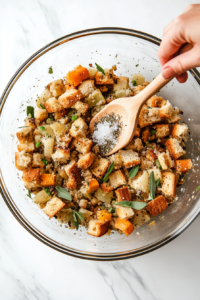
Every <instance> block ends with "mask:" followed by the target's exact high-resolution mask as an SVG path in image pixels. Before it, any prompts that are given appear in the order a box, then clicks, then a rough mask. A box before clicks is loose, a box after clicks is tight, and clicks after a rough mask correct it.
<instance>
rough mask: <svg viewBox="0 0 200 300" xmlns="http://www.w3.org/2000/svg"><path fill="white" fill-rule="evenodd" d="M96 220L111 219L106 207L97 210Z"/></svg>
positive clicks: (105, 220) (106, 220) (104, 220)
mask: <svg viewBox="0 0 200 300" xmlns="http://www.w3.org/2000/svg"><path fill="white" fill-rule="evenodd" d="M97 220H99V221H102V222H108V221H111V220H112V214H111V213H109V212H108V211H107V210H106V209H103V210H99V211H97Z"/></svg>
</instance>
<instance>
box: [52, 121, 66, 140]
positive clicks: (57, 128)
mask: <svg viewBox="0 0 200 300" xmlns="http://www.w3.org/2000/svg"><path fill="white" fill-rule="evenodd" d="M50 127H51V128H52V129H53V131H54V134H55V136H56V137H57V136H61V135H63V134H65V133H66V132H67V131H68V129H67V127H66V126H65V125H63V124H60V123H59V122H54V123H53V124H50Z"/></svg>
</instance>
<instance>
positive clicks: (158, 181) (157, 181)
mask: <svg viewBox="0 0 200 300" xmlns="http://www.w3.org/2000/svg"><path fill="white" fill-rule="evenodd" d="M159 185H160V178H158V180H156V186H159Z"/></svg>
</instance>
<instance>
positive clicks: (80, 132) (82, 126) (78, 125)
mask: <svg viewBox="0 0 200 300" xmlns="http://www.w3.org/2000/svg"><path fill="white" fill-rule="evenodd" d="M87 130H88V125H87V124H86V122H85V121H84V120H83V119H82V118H78V119H77V120H76V121H75V122H74V123H73V124H72V127H71V129H70V134H71V136H73V137H74V138H79V137H85V136H86V134H87Z"/></svg>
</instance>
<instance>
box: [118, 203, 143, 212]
mask: <svg viewBox="0 0 200 300" xmlns="http://www.w3.org/2000/svg"><path fill="white" fill-rule="evenodd" d="M115 205H121V206H124V207H131V208H133V209H136V210H140V209H143V208H144V207H145V206H147V203H145V202H139V201H120V202H116V203H115Z"/></svg>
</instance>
